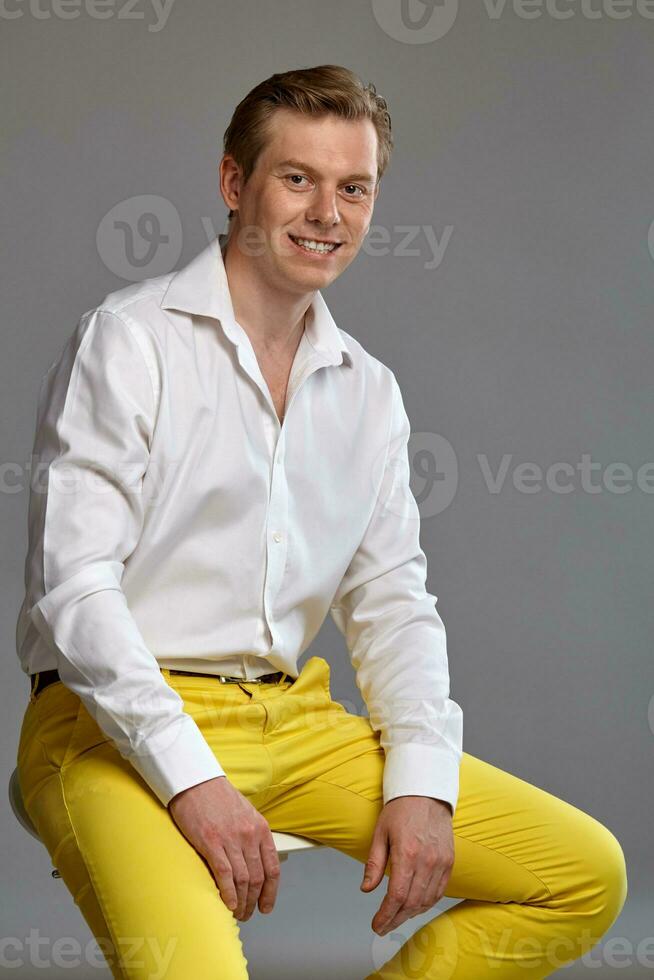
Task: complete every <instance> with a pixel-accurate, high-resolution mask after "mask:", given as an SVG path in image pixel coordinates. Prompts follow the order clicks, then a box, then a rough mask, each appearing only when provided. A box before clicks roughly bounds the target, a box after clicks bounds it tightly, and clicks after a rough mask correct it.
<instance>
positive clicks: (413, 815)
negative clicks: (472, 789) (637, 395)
mask: <svg viewBox="0 0 654 980" xmlns="http://www.w3.org/2000/svg"><path fill="white" fill-rule="evenodd" d="M389 857H390V861H391V866H390V876H389V884H388V890H387V892H386V895H385V896H384V900H383V902H382V903H381V905H380V907H379V909H378V910H377V912H376V913H375V915H374V917H373V919H372V922H371V926H372V928H373V930H374V931H375V932H376V933H377V934H378V935H380V936H385V935H386V934H387V933H388V932H390V931H391V929H395V928H396V927H397V926H399V925H400V924H401V923H402V922H404V921H405V920H406V919H410V918H412V916H414V915H420V914H421V913H422V912H426V911H427V910H428V909H430V908H432V906H433V905H435V904H436V903H437V902H438V901H439V900H440V899H441V898H442V897H443V894H444V892H445V888H446V887H447V882H448V880H449V877H450V874H451V872H452V867H453V865H454V835H453V833H452V811H451V809H450V806H449V804H448V803H446V802H445V801H444V800H437V799H434V798H433V797H431V796H396V797H395V799H392V800H389V802H388V803H387V804H386V805H385V807H384V808H383V810H382V812H381V813H380V815H379V818H378V820H377V824H376V826H375V831H374V834H373V838H372V844H371V846H370V852H369V855H368V860H367V861H366V866H365V871H364V882H363V883H362V885H361V890H362V891H365V892H369V891H372V890H373V889H375V888H376V887H377V885H378V884H379V882H380V881H381V880H382V878H383V877H384V870H385V868H386V864H387V862H388V859H389ZM366 877H369V878H370V881H369V882H366V880H365V879H366Z"/></svg>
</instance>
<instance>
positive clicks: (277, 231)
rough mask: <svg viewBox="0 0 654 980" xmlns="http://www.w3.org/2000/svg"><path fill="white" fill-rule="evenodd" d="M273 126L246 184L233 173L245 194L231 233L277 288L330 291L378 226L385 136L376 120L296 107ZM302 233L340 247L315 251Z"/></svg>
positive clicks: (278, 116) (283, 113)
mask: <svg viewBox="0 0 654 980" xmlns="http://www.w3.org/2000/svg"><path fill="white" fill-rule="evenodd" d="M270 131H271V136H270V139H269V141H268V143H267V145H266V148H265V149H264V150H263V151H262V153H261V155H260V156H259V159H258V160H257V164H256V167H255V169H254V171H253V173H252V174H251V176H250V179H249V180H248V182H247V183H246V185H245V186H243V185H242V182H241V180H240V177H238V178H236V177H234V178H233V179H234V180H238V187H239V200H238V210H237V213H236V214H235V215H234V217H233V218H232V222H234V223H235V225H234V229H233V232H232V233H231V234H232V235H233V237H234V238H235V240H236V242H237V243H240V244H239V245H238V247H239V248H240V250H241V251H242V252H243V253H244V254H245V255H247V256H249V257H250V261H252V262H254V263H256V264H257V269H258V271H259V272H260V274H262V275H263V276H264V277H265V278H266V279H268V280H269V281H270V282H271V283H273V284H274V285H275V286H276V288H282V289H284V288H285V289H287V290H289V291H290V292H294V293H298V294H301V293H305V292H308V291H311V290H315V289H322V288H324V287H325V286H328V285H329V284H330V283H331V282H333V281H334V279H336V278H337V277H338V276H339V275H340V274H341V273H342V272H343V271H344V269H346V268H347V266H348V265H349V264H350V262H352V260H353V259H354V257H355V256H356V254H357V252H358V251H359V249H360V248H361V245H362V243H363V239H364V237H365V234H366V232H367V231H368V228H369V226H370V222H371V220H372V213H373V208H374V201H375V198H376V196H377V193H378V190H379V187H378V185H377V184H376V180H377V134H376V131H375V128H374V126H373V124H372V123H371V122H370V120H368V119H361V120H348V119H341V118H340V117H338V116H335V115H331V114H330V115H327V116H324V117H322V118H319V119H314V118H312V117H308V116H304V115H302V114H300V113H297V112H293V111H291V110H288V109H279V110H277V112H275V114H274V116H273V117H272V120H271V123H270ZM230 239H231V235H230ZM298 239H302V240H308V241H309V242H312V243H314V245H315V243H316V242H329V243H336V247H335V248H333V250H332V251H329V252H324V251H322V250H320V247H319V250H316V249H315V248H314V249H313V250H311V248H310V247H308V248H307V247H305V246H303V245H301V244H299V242H298ZM248 243H249V245H248ZM253 246H254V247H253Z"/></svg>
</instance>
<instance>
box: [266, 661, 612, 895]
mask: <svg viewBox="0 0 654 980" xmlns="http://www.w3.org/2000/svg"><path fill="white" fill-rule="evenodd" d="M314 661H315V663H314V665H312V667H311V670H312V671H314V672H315V674H316V676H315V677H314V678H313V679H312V683H311V685H310V689H311V691H312V695H313V696H312V698H311V699H309V700H308V703H307V704H306V717H305V718H303V714H302V712H303V705H302V703H301V702H302V699H300V702H299V703H298V704H296V705H295V708H296V714H297V718H296V719H295V720H294V722H293V725H294V726H295V730H294V729H293V728H291V727H289V728H288V730H286V728H285V726H284V724H282V723H281V721H280V722H279V723H278V724H277V725H276V727H275V732H274V735H276V736H278V741H277V742H276V741H275V738H274V737H271V738H270V739H269V740H268V742H267V745H268V748H269V751H271V753H272V754H273V759H274V761H275V769H276V771H277V772H278V773H282V774H283V778H282V779H281V780H280V781H279V782H278V783H277V784H276V785H274V786H273V787H272V789H271V790H270V792H269V793H268V795H267V796H266V797H265V798H264V799H263V804H262V805H261V806H259V809H260V810H261V812H262V813H263V814H264V816H265V817H266V819H267V820H268V822H269V824H270V826H271V829H272V830H278V831H285V832H287V833H296V834H301V835H304V836H306V837H310V838H313V839H315V840H317V841H319V842H320V843H323V844H325V845H328V846H330V847H335V848H337V849H338V850H341V851H343V852H344V853H346V854H348V855H350V856H351V857H354V858H356V859H357V860H359V861H361V862H365V861H366V860H367V858H368V856H369V851H370V846H371V843H372V837H373V833H374V829H375V825H376V822H377V819H378V817H379V815H380V813H381V811H382V809H383V796H382V790H383V773H384V750H383V748H382V747H381V745H380V742H379V734H378V733H377V732H376V731H374V730H373V729H372V727H371V725H370V720H369V718H367V717H362V716H357V715H352V714H350V713H348V712H346V711H345V709H344V708H343V707H342V706H341V705H340V704H338V703H337V702H333V701H331V697H330V693H329V667H328V665H327V664H326V662H325V661H322V660H321V658H314ZM308 667H309V663H308V664H307V668H308ZM321 686H322V689H323V692H324V697H323V698H322V703H321V697H320V694H319V691H320V687H321ZM316 692H318V694H317V693H316ZM284 697H285V698H286V697H288V694H285V695H284ZM292 735H293V736H294V737H291V736H292ZM391 802H392V801H391ZM452 831H453V837H454V851H455V861H454V866H453V868H452V873H451V875H450V878H449V881H448V884H447V887H446V890H445V895H446V896H447V897H451V898H462V899H477V900H480V901H488V902H532V903H536V904H540V903H543V904H547V903H548V902H554V903H555V904H556V902H557V900H558V899H560V898H561V897H562V896H566V895H570V894H571V893H572V891H573V889H574V888H575V887H580V883H581V882H584V881H588V880H589V875H592V866H593V855H601V854H605V855H608V856H613V855H614V853H615V854H616V855H617V859H616V861H617V864H618V865H619V857H620V855H619V853H618V850H619V848H618V845H617V842H616V841H615V839H614V838H613V836H612V835H611V834H610V832H609V831H608V830H607V828H606V827H604V826H603V825H602V824H601V823H599V822H598V821H597V820H595V819H594V818H593V817H592V816H590V815H589V814H587V813H585V812H584V811H582V810H579V809H578V808H576V807H575V806H573V805H572V804H570V803H567V802H566V801H565V800H562V799H559V798H558V797H556V796H554V795H553V794H551V793H549V792H547V791H546V790H544V789H541V788H540V787H538V786H536V785H533V784H531V783H529V782H527V781H526V780H524V779H521V778H520V777H518V776H516V775H514V774H512V773H510V772H507V771H505V770H503V769H501V768H499V767H497V766H494V765H491V764H490V763H488V762H485V761H484V760H482V759H479V758H477V757H476V756H473V755H471V754H470V753H468V752H463V754H462V758H461V764H460V770H459V796H458V801H457V806H456V809H455V813H454V817H453V821H452ZM612 863H616V862H612ZM389 871H390V862H389V863H388V864H387V867H386V873H387V874H388V873H389Z"/></svg>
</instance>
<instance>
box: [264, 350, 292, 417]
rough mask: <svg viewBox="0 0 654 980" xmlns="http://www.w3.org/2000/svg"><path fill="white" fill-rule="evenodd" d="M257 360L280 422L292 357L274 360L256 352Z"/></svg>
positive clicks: (284, 404) (282, 415)
mask: <svg viewBox="0 0 654 980" xmlns="http://www.w3.org/2000/svg"><path fill="white" fill-rule="evenodd" d="M257 361H258V362H259V367H260V369H261V373H262V375H263V377H264V381H265V382H266V384H267V385H268V391H269V392H270V397H271V398H272V400H273V404H274V406H275V411H276V412H277V417H278V418H279V421H280V422H282V421H283V419H284V412H285V408H286V394H287V392H288V381H289V378H290V375H291V368H292V366H293V359H292V358H290V359H286V360H284V361H276V360H273V359H270V358H266V357H264V356H262V355H261V354H257Z"/></svg>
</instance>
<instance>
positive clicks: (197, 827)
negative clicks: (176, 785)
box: [168, 776, 280, 921]
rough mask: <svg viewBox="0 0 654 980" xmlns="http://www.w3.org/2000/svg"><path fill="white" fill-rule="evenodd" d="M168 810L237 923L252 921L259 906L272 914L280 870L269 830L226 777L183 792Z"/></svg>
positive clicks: (170, 803)
mask: <svg viewBox="0 0 654 980" xmlns="http://www.w3.org/2000/svg"><path fill="white" fill-rule="evenodd" d="M168 809H169V811H170V813H171V815H172V818H173V820H174V821H175V823H176V824H177V826H178V827H179V829H180V830H181V832H182V833H183V834H184V836H185V837H186V839H187V840H188V841H189V842H190V843H191V844H192V845H193V847H194V848H195V850H196V851H197V852H198V853H199V854H200V855H201V856H202V857H203V858H204V859H205V861H206V862H207V864H208V865H209V868H210V870H211V872H212V874H213V876H214V878H215V879H216V883H217V884H218V888H219V889H220V894H221V896H222V899H223V901H224V903H225V905H226V906H227V908H229V909H231V910H232V911H233V912H234V915H235V916H236V918H237V919H241V920H243V921H246V920H247V919H249V918H250V916H251V915H252V913H253V912H254V907H255V905H256V904H257V902H258V904H259V911H260V912H272V909H273V905H274V904H275V899H276V897H277V889H278V886H279V876H280V864H279V857H278V855H277V849H276V847H275V842H274V840H273V836H272V833H271V830H270V826H269V825H268V821H267V820H266V818H265V817H263V816H262V815H261V814H260V813H259V811H258V810H257V809H255V807H253V806H252V804H251V803H250V801H249V800H248V799H246V797H245V796H243V794H242V793H239V791H238V790H237V789H236V787H235V786H233V785H232V783H230V781H229V780H228V779H227V777H226V776H216V777H215V778H213V779H208V780H206V781H205V782H203V783H198V784H197V786H190V787H189V788H188V789H185V790H182V792H181V793H178V794H177V795H176V796H174V797H173V798H172V800H170V801H169V803H168Z"/></svg>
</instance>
